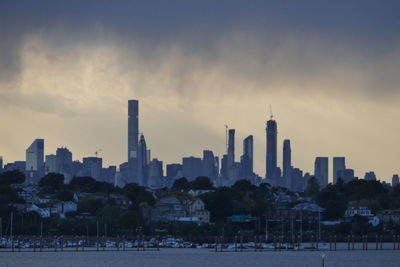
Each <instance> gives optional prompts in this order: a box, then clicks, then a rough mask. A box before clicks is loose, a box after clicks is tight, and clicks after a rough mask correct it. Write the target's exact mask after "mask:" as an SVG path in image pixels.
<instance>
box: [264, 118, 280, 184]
mask: <svg viewBox="0 0 400 267" xmlns="http://www.w3.org/2000/svg"><path fill="white" fill-rule="evenodd" d="M266 135H267V156H266V177H267V178H268V179H272V177H273V176H274V172H275V169H276V167H277V138H278V126H277V124H276V121H275V120H273V119H272V116H271V119H270V120H269V121H267V128H266Z"/></svg>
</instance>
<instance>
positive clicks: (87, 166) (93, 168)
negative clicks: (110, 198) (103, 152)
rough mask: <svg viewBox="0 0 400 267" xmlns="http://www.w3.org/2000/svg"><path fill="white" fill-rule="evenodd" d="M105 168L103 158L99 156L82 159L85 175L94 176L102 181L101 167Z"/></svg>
mask: <svg viewBox="0 0 400 267" xmlns="http://www.w3.org/2000/svg"><path fill="white" fill-rule="evenodd" d="M102 168H103V159H102V158H98V157H87V158H83V160H82V169H83V172H84V175H85V176H89V177H92V178H93V179H95V180H97V181H101V180H102V179H101V178H102V177H101V169H102Z"/></svg>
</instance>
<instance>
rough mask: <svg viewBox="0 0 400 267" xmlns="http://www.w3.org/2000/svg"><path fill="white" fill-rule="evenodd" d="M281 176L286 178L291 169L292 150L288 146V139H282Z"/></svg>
mask: <svg viewBox="0 0 400 267" xmlns="http://www.w3.org/2000/svg"><path fill="white" fill-rule="evenodd" d="M282 163H283V164H282V165H283V177H284V178H286V179H288V177H289V176H290V172H291V169H292V150H291V148H290V140H289V139H285V140H284V141H283V161H282Z"/></svg>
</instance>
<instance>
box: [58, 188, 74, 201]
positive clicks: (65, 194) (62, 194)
mask: <svg viewBox="0 0 400 267" xmlns="http://www.w3.org/2000/svg"><path fill="white" fill-rule="evenodd" d="M57 199H59V200H62V201H73V200H74V193H72V192H71V191H68V190H62V191H58V192H57Z"/></svg>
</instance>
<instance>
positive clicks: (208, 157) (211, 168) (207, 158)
mask: <svg viewBox="0 0 400 267" xmlns="http://www.w3.org/2000/svg"><path fill="white" fill-rule="evenodd" d="M201 165H202V166H201V167H202V172H201V175H203V176H206V177H208V178H210V180H211V181H215V180H216V179H217V176H218V169H217V168H216V166H215V157H214V153H213V152H212V151H211V150H204V151H203V159H202V162H201Z"/></svg>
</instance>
